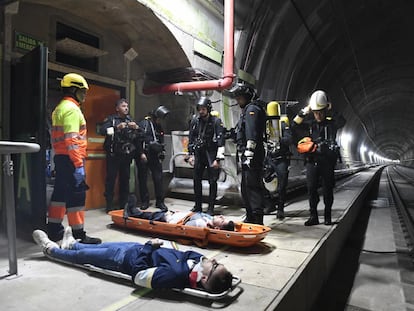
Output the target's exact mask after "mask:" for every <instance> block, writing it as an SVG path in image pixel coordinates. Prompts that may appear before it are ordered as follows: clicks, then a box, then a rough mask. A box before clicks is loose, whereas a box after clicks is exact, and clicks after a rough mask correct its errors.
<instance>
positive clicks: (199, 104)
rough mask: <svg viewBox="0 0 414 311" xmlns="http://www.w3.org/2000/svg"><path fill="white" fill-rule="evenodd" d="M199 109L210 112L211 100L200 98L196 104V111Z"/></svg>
mask: <svg viewBox="0 0 414 311" xmlns="http://www.w3.org/2000/svg"><path fill="white" fill-rule="evenodd" d="M200 107H206V108H207V111H208V112H211V109H212V107H213V106H212V105H211V100H210V99H209V98H207V97H204V96H203V97H200V99H199V100H198V102H197V106H196V108H197V111H198V109H199V108H200Z"/></svg>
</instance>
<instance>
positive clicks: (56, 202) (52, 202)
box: [49, 201, 66, 206]
mask: <svg viewBox="0 0 414 311" xmlns="http://www.w3.org/2000/svg"><path fill="white" fill-rule="evenodd" d="M49 206H66V203H65V202H59V201H50V204H49Z"/></svg>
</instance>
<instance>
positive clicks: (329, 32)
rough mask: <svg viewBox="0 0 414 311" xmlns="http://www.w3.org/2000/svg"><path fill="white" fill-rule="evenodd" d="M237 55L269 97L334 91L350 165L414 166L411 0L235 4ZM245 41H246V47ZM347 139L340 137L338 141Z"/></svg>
mask: <svg viewBox="0 0 414 311" xmlns="http://www.w3.org/2000/svg"><path fill="white" fill-rule="evenodd" d="M235 6H236V17H235V21H236V25H235V28H236V29H238V30H243V35H242V36H241V39H240V40H241V41H242V46H243V48H239V49H238V50H237V52H236V55H237V59H238V60H239V61H240V63H239V64H238V65H239V67H240V68H242V69H244V70H246V71H248V72H252V73H253V74H254V75H255V76H256V77H257V80H258V89H259V92H260V93H261V96H262V98H263V99H265V100H272V99H276V100H293V101H299V106H300V107H298V108H301V107H303V106H304V105H305V104H306V100H307V98H308V97H309V96H310V94H311V93H312V92H313V91H314V90H316V89H322V90H325V91H326V92H328V95H329V97H330V100H331V102H332V104H333V109H335V110H338V111H341V112H342V113H343V115H344V116H345V118H346V119H347V124H346V126H345V127H344V129H343V131H342V133H341V134H342V135H343V136H342V142H344V140H346V143H348V144H350V146H349V150H350V155H349V156H350V158H351V159H350V160H351V162H358V161H361V160H362V158H369V157H376V159H378V160H379V161H381V160H385V159H387V160H395V161H401V163H403V164H404V165H409V166H412V164H413V147H412V146H413V140H412V139H413V138H412V137H413V135H412V132H413V128H412V124H413V122H412V121H413V119H412V115H413V111H412V107H411V106H410V102H411V101H412V95H413V93H412V90H413V82H414V81H413V74H412V70H413V61H412V55H413V50H414V47H413V44H412V43H411V40H410V38H411V37H412V29H414V28H413V21H412V18H411V16H412V13H413V10H414V3H413V2H410V1H392V2H391V1H338V0H329V1H298V0H290V1H271V0H269V1H236V3H235ZM240 44H241V43H239V46H240ZM339 139H341V136H340V137H339Z"/></svg>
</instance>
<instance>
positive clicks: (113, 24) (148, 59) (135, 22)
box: [20, 0, 191, 73]
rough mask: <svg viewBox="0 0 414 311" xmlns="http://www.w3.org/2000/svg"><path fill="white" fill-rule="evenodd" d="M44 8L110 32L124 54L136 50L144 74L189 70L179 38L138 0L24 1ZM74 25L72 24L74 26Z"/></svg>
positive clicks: (22, 0)
mask: <svg viewBox="0 0 414 311" xmlns="http://www.w3.org/2000/svg"><path fill="white" fill-rule="evenodd" d="M20 2H23V3H32V4H38V5H44V6H47V7H51V8H54V9H57V10H60V11H62V12H63V13H65V12H67V14H68V16H77V17H79V18H81V19H84V20H87V21H89V23H91V24H94V25H96V26H97V27H99V28H100V29H103V30H104V31H107V32H111V33H112V34H113V35H114V36H115V37H117V38H118V39H119V41H120V42H121V43H122V44H124V48H125V51H127V50H128V49H129V48H131V47H132V48H134V49H135V50H136V51H137V52H138V54H139V56H138V59H137V60H138V61H139V62H140V65H141V66H142V68H143V70H144V71H145V72H147V73H148V72H157V71H162V70H169V69H175V68H186V67H190V66H191V64H190V62H189V61H188V58H187V56H186V55H185V53H184V51H183V49H182V48H181V46H180V44H179V43H178V42H177V39H176V38H175V37H174V36H173V35H172V34H171V32H170V31H169V30H168V28H167V27H166V26H165V25H164V24H163V23H162V22H161V21H160V20H159V18H158V17H157V16H156V15H155V14H154V13H153V12H152V11H151V10H150V9H149V8H147V7H146V6H144V5H142V4H140V3H139V2H138V1H137V0H122V1H113V0H87V1H85V0H70V1H62V0H21V1H20ZM72 26H73V25H72Z"/></svg>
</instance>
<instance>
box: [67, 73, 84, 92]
mask: <svg viewBox="0 0 414 311" xmlns="http://www.w3.org/2000/svg"><path fill="white" fill-rule="evenodd" d="M60 86H61V87H76V88H78V89H87V90H89V86H88V82H86V80H85V78H84V77H82V76H81V75H78V74H77V73H68V74H66V75H64V77H63V79H62V81H60Z"/></svg>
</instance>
